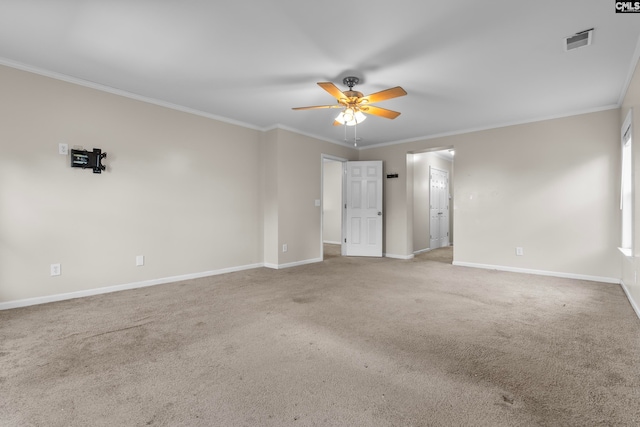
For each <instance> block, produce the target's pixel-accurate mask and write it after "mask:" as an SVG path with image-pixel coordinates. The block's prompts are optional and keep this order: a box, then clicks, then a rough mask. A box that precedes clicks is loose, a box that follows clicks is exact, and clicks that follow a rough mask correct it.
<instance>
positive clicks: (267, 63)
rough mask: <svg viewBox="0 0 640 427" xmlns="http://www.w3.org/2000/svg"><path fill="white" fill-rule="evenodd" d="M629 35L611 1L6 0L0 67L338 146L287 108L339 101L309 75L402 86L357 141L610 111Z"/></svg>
mask: <svg viewBox="0 0 640 427" xmlns="http://www.w3.org/2000/svg"><path fill="white" fill-rule="evenodd" d="M589 28H595V31H594V35H593V44H592V45H591V46H588V47H584V48H580V49H577V50H574V51H570V52H565V51H564V48H563V42H564V38H565V37H567V36H570V35H573V34H574V33H576V32H579V31H583V30H586V29H589ZM639 37H640V15H638V14H616V13H615V9H614V2H613V1H608V0H535V1H532V0H528V1H523V0H509V1H508V0H483V1H478V0H458V1H442V0H438V1H435V0H395V1H393V2H389V1H379V0H341V1H336V0H323V1H316V2H311V1H301V0H245V1H237V2H231V1H207V0H181V1H178V0H174V1H169V0H166V1H163V0H135V1H132V0H128V1H125V0H110V1H105V0H95V1H89V0H56V1H51V0H32V1H25V0H2V1H1V2H0V63H2V64H6V65H11V66H15V67H18V68H23V69H27V70H32V71H36V72H40V73H44V74H49V75H54V76H59V77H61V76H67V77H69V78H71V80H72V81H85V82H87V84H90V85H97V86H98V87H102V86H105V87H108V88H113V89H116V90H117V91H118V92H119V91H123V92H127V93H130V94H132V95H135V96H136V97H139V98H140V97H141V98H143V99H147V100H151V101H153V102H158V103H160V104H165V105H174V106H179V107H182V108H185V109H188V110H195V111H198V112H200V113H203V114H205V115H210V116H214V117H218V118H223V119H225V120H229V121H232V122H239V123H241V124H244V125H247V126H250V127H254V128H257V129H269V128H272V127H275V126H281V127H283V128H287V129H293V130H296V131H299V132H302V133H305V134H309V135H313V136H316V137H319V138H322V139H326V140H330V141H334V142H338V143H340V142H343V141H344V135H345V128H344V127H341V126H336V127H334V126H332V122H333V118H334V116H335V115H336V113H337V110H333V109H332V110H310V111H292V110H291V108H292V107H300V106H308V105H322V104H332V103H335V99H334V98H332V97H331V96H330V95H329V94H328V93H327V92H325V91H324V90H322V89H321V88H320V87H319V86H317V85H316V82H320V81H331V82H334V83H335V84H336V85H337V86H338V87H340V88H342V89H346V88H345V87H344V86H343V85H342V78H343V77H345V76H347V75H354V76H357V77H359V78H360V79H361V83H360V85H358V86H357V87H356V89H357V90H359V91H361V92H363V93H364V94H365V95H366V94H369V93H373V92H377V91H380V90H383V89H387V88H389V87H393V86H402V87H403V88H404V89H405V90H406V91H407V92H408V95H407V96H405V97H401V98H397V99H392V100H387V101H384V102H381V103H380V104H377V105H379V106H380V107H384V108H388V109H392V110H397V111H400V112H401V113H402V114H401V115H400V116H399V117H398V118H397V119H395V120H388V119H384V118H380V117H374V116H369V118H368V120H367V121H366V122H364V123H362V124H361V125H359V126H358V129H357V135H358V137H361V138H362V140H361V141H360V142H359V144H358V145H359V146H360V147H363V146H367V145H375V144H382V143H388V142H398V141H406V140H411V139H416V138H423V137H432V136H436V135H444V134H452V133H459V132H464V131H469V130H475V129H484V128H491V127H497V126H503V125H508V124H515V123H522V122H528V121H534V120H540V119H545V118H551V117H560V116H566V115H572V114H578V113H583V112H589V111H597V110H601V109H606V108H613V107H616V106H619V104H620V102H621V96H622V94H623V93H624V90H625V89H626V86H627V84H628V81H629V78H630V73H631V72H632V70H633V67H634V66H635V63H636V61H637V57H638V50H637V46H638V40H639ZM64 78H66V77H64ZM347 131H348V138H349V139H350V140H351V143H352V142H353V128H347Z"/></svg>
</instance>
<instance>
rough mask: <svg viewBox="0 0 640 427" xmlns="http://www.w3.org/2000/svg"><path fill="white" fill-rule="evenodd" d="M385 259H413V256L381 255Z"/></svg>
mask: <svg viewBox="0 0 640 427" xmlns="http://www.w3.org/2000/svg"><path fill="white" fill-rule="evenodd" d="M382 256H383V257H385V258H393V259H413V258H414V256H415V255H413V254H410V255H396V254H382Z"/></svg>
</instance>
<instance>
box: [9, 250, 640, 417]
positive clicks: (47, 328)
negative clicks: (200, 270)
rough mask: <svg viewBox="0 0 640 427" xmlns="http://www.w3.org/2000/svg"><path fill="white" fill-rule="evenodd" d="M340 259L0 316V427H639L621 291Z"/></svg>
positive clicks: (634, 338)
mask: <svg viewBox="0 0 640 427" xmlns="http://www.w3.org/2000/svg"><path fill="white" fill-rule="evenodd" d="M334 249H335V248H328V250H327V251H325V261H324V262H322V263H316V264H311V265H306V266H301V267H295V268H289V269H284V270H270V269H266V268H261V269H255V270H249V271H244V272H238V273H232V274H226V275H220V276H214V277H209V278H204V279H198V280H190V281H186V282H181V283H175V284H167V285H161V286H154V287H150V288H144V289H137V290H132V291H125V292H118V293H112V294H107V295H100V296H95V297H89V298H84V299H77V300H71V301H64V302H58V303H52V304H46V305H41V306H34V307H28V308H21V309H15V310H7V311H3V312H0V425H2V426H600V425H602V426H638V425H640V320H639V319H638V318H637V317H636V315H635V313H634V312H633V310H632V308H631V307H630V305H629V303H628V301H627V300H626V298H625V296H624V293H623V291H622V290H621V288H620V287H619V286H617V285H611V284H603V283H594V282H587V281H579V280H570V279H558V278H552V277H542V276H532V275H524V274H515V273H507V272H498V271H486V270H477V269H471V268H464V267H456V266H452V265H451V249H450V248H444V249H439V250H436V251H432V252H429V253H425V254H421V255H419V256H417V257H416V258H415V259H413V260H409V261H403V260H392V259H386V258H381V259H367V258H346V257H340V256H338V254H339V252H338V254H336V253H335V251H334Z"/></svg>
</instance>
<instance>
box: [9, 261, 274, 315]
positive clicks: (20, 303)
mask: <svg viewBox="0 0 640 427" xmlns="http://www.w3.org/2000/svg"><path fill="white" fill-rule="evenodd" d="M260 267H264V264H262V263H258V264H249V265H242V266H239V267H229V268H222V269H220V270H212V271H204V272H201V273H192V274H183V275H180V276H171V277H165V278H162V279H152V280H144V281H142V282H134V283H127V284H124V285H115V286H107V287H103V288H95V289H87V290H84V291H75V292H67V293H64V294H55V295H47V296H43V297H35V298H27V299H21V300H15V301H7V302H0V311H2V310H9V309H12V308H19V307H29V306H32V305H38V304H46V303H49V302H56V301H65V300H70V299H75V298H83V297H90V296H94V295H101V294H108V293H111V292H119V291H127V290H131V289H138V288H145V287H148V286H155V285H164V284H166V283H174V282H182V281H184V280H191V279H200V278H202V277H209V276H217V275H220V274H226V273H234V272H237V271H243V270H252V269H254V268H260Z"/></svg>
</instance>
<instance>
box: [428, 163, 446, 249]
mask: <svg viewBox="0 0 640 427" xmlns="http://www.w3.org/2000/svg"><path fill="white" fill-rule="evenodd" d="M434 171H438V172H439V173H442V174H444V176H445V177H446V194H445V196H446V198H445V206H446V216H445V218H446V220H447V230H446V233H447V235H446V236H445V237H446V242H447V245H446V246H448V245H451V241H450V236H449V230H450V222H451V214H450V204H451V198H450V195H451V192H450V190H449V181H450V180H449V175H450V173H449V171H448V170H444V169H440V168H437V167H434V166H431V165H430V166H429V249H430V250H432V249H437V248H442V247H445V245H440V243H442V240H443V236H441V235H440V232H441V231H442V230H441V224H440V223H438V226H439V227H438V228H439V229H438V238H437V240H438V246H437V247H433V246H432V244H431V242H433V241H434V238H433V235H434V233H433V228H434V227H433V225H434V224H433V217H432V216H431V211H432V209H433V204H432V201H433V172H434ZM439 208H440V210H441V209H442V206H439ZM439 221H441V219H440V220H439Z"/></svg>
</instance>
